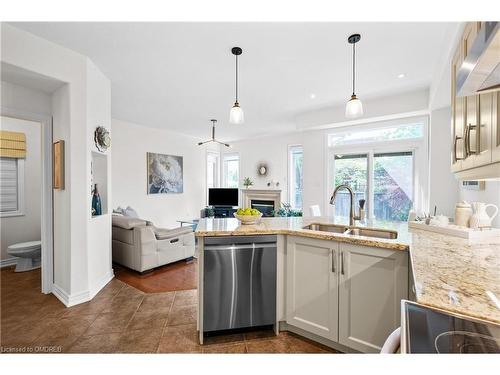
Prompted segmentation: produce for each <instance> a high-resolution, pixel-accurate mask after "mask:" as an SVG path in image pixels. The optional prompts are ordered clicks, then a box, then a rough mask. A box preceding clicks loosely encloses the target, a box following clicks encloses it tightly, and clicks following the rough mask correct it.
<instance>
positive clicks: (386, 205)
mask: <svg viewBox="0 0 500 375" xmlns="http://www.w3.org/2000/svg"><path fill="white" fill-rule="evenodd" d="M412 203H413V152H411V151H407V152H395V153H382V154H375V155H374V157H373V210H374V216H375V217H376V218H377V219H382V220H390V221H406V220H407V219H408V212H409V211H410V209H411V207H412Z"/></svg>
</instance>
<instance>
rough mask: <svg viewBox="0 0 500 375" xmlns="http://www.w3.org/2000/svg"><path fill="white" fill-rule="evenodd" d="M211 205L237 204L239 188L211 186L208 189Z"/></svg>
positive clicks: (209, 203)
mask: <svg viewBox="0 0 500 375" xmlns="http://www.w3.org/2000/svg"><path fill="white" fill-rule="evenodd" d="M208 205H209V206H237V205H238V189H237V188H209V189H208Z"/></svg>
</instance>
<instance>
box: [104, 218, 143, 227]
mask: <svg viewBox="0 0 500 375" xmlns="http://www.w3.org/2000/svg"><path fill="white" fill-rule="evenodd" d="M112 222H113V226H115V227H120V228H123V229H133V228H135V227H142V226H145V225H146V221H145V220H141V219H137V218H135V217H128V216H120V215H113V216H112Z"/></svg>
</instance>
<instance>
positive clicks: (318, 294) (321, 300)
mask: <svg viewBox="0 0 500 375" xmlns="http://www.w3.org/2000/svg"><path fill="white" fill-rule="evenodd" d="M337 252H338V243H337V242H334V241H322V240H316V239H313V238H305V237H293V236H288V239H287V288H286V302H287V308H286V322H287V323H288V324H290V325H293V326H295V327H298V328H301V329H303V330H305V331H307V332H311V333H314V334H316V335H318V336H321V337H324V338H326V339H329V340H332V341H338V303H339V291H338V277H337V271H336V270H335V266H336V264H335V261H336V258H337Z"/></svg>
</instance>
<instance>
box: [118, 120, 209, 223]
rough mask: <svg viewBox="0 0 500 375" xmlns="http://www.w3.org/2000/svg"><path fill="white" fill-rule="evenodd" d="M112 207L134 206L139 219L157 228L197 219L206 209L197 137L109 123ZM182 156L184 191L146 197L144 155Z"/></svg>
mask: <svg viewBox="0 0 500 375" xmlns="http://www.w3.org/2000/svg"><path fill="white" fill-rule="evenodd" d="M112 123H113V126H112V127H113V140H112V142H113V145H112V147H111V154H112V157H113V171H112V184H113V204H112V207H111V208H117V207H118V206H121V207H123V208H125V207H127V206H131V207H133V208H134V209H135V210H137V212H138V213H139V215H140V217H141V218H144V219H148V220H151V221H153V222H154V223H155V225H157V226H161V227H177V226H179V223H177V222H176V220H182V219H184V220H186V219H193V218H198V217H200V210H201V209H202V208H203V207H205V186H206V179H205V173H206V172H205V168H206V165H205V164H206V163H205V153H206V148H205V146H202V147H200V146H198V145H197V142H198V141H199V140H198V139H196V138H193V137H190V136H185V135H181V134H178V133H174V132H169V131H165V130H159V129H154V128H148V127H145V126H139V125H136V124H132V123H129V122H125V121H120V120H115V119H113V120H112ZM148 152H154V153H160V154H169V155H179V156H182V157H183V165H184V192H183V193H181V194H149V195H148V194H147V184H146V182H147V174H146V153H148Z"/></svg>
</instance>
